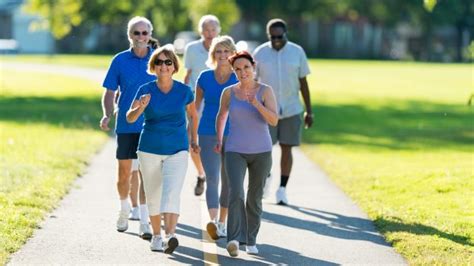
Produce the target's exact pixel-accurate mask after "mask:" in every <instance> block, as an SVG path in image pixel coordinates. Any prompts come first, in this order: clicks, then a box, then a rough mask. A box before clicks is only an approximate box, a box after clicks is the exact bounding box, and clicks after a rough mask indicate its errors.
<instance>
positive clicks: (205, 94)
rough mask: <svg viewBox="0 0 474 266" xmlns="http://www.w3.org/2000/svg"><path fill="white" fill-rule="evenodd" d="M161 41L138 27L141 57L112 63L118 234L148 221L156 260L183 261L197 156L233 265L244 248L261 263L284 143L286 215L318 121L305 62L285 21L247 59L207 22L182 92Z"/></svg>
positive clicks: (281, 194)
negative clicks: (308, 134)
mask: <svg viewBox="0 0 474 266" xmlns="http://www.w3.org/2000/svg"><path fill="white" fill-rule="evenodd" d="M152 31H153V26H152V24H151V23H150V21H149V20H148V19H146V18H144V17H134V18H132V19H131V20H130V21H129V23H128V27H127V35H128V39H129V42H130V46H131V47H130V49H128V50H125V51H123V52H120V53H118V54H117V55H116V56H115V57H114V58H113V60H112V63H111V65H110V67H109V70H108V72H107V75H106V77H105V80H104V83H103V87H104V88H105V90H104V93H103V97H102V109H103V117H102V119H101V121H100V127H101V128H102V129H103V130H109V122H110V119H111V118H112V117H113V116H115V119H116V120H115V133H116V136H117V152H116V158H117V160H118V181H117V190H118V194H119V198H120V203H121V204H120V206H121V207H120V211H119V217H118V220H117V230H118V231H119V232H124V231H126V230H127V229H128V220H129V219H130V220H140V227H139V235H140V237H142V238H143V239H148V240H151V244H150V249H151V250H152V251H162V252H164V253H167V254H171V253H173V251H174V250H175V249H176V248H177V247H178V245H179V241H178V238H177V236H176V225H177V223H178V218H179V215H180V198H181V196H180V195H181V190H182V187H183V184H184V179H185V176H186V171H187V166H188V156H189V155H190V156H191V158H192V161H193V164H194V165H195V167H196V169H197V171H198V177H197V183H196V187H195V189H194V193H195V195H197V196H199V195H201V194H202V193H203V192H204V190H205V196H206V202H207V208H208V212H209V218H210V221H209V223H208V224H207V226H206V230H207V232H208V234H209V236H210V237H211V238H212V239H214V240H218V239H219V238H223V237H226V238H227V251H228V252H229V254H230V255H231V256H233V257H235V256H237V255H238V253H239V249H240V245H245V247H246V252H247V253H248V254H258V249H257V245H256V242H257V235H258V231H259V228H260V222H261V216H262V198H263V196H264V191H265V190H268V189H266V188H265V187H268V186H269V184H270V178H269V177H271V176H272V175H271V173H270V171H271V166H272V146H273V144H275V143H276V142H279V144H280V147H281V150H282V157H281V178H280V179H281V180H280V187H279V189H278V190H277V192H276V200H277V204H280V205H287V204H288V199H287V196H286V190H285V188H286V185H287V183H288V179H289V176H290V172H291V167H292V153H291V149H292V147H293V146H297V145H299V143H300V138H301V130H302V129H301V128H302V124H303V123H304V124H305V126H306V127H310V126H311V124H312V122H313V120H312V118H313V116H312V112H311V104H310V98H309V89H308V85H307V82H306V76H307V75H308V74H309V67H308V63H307V59H306V55H305V53H304V51H303V50H302V48H301V47H300V46H298V45H296V44H294V43H292V42H289V41H288V40H287V36H286V32H287V26H286V23H285V22H284V21H283V20H281V19H272V20H270V21H269V22H268V24H267V34H268V38H269V42H267V43H264V44H262V45H261V46H259V47H258V48H257V49H256V50H255V52H254V55H253V56H252V55H251V54H249V53H248V52H246V51H239V52H238V51H236V47H235V44H234V41H233V39H232V38H231V37H230V36H226V35H224V36H219V34H220V23H219V20H218V19H217V17H215V16H213V15H206V16H203V17H202V18H201V20H200V22H199V31H200V33H201V37H202V38H201V39H200V40H198V41H195V42H192V43H190V44H188V45H187V46H186V49H185V54H184V61H185V64H184V67H185V68H186V76H185V79H184V81H183V82H181V81H178V80H176V79H175V78H173V76H174V74H175V73H177V72H178V71H179V69H180V67H181V66H180V62H179V60H178V57H177V55H176V54H175V52H174V49H173V46H172V45H164V46H161V47H159V46H156V40H154V39H153V38H152V37H151V35H152ZM300 91H301V94H302V96H303V99H304V104H305V108H306V112H305V113H304V116H302V112H303V106H302V104H301V102H300V99H299V92H300ZM137 159H138V160H137ZM247 172H248V184H249V185H248V191H247V192H245V191H244V179H245V176H246V173H247ZM138 181H139V182H138ZM219 187H220V192H219ZM137 191H139V193H138V192H137ZM137 195H138V198H139V199H137ZM138 203H139V204H138ZM162 220H163V224H164V226H163V229H164V234H162ZM150 223H151V228H150Z"/></svg>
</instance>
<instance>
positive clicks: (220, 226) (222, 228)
mask: <svg viewBox="0 0 474 266" xmlns="http://www.w3.org/2000/svg"><path fill="white" fill-rule="evenodd" d="M217 235H218V236H219V237H226V236H227V227H226V224H225V223H220V222H219V223H217Z"/></svg>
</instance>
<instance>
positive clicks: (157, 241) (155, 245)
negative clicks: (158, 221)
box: [150, 236, 163, 251]
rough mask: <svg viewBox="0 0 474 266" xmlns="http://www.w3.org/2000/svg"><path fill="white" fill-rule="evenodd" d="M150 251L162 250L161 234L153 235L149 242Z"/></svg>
mask: <svg viewBox="0 0 474 266" xmlns="http://www.w3.org/2000/svg"><path fill="white" fill-rule="evenodd" d="M150 249H151V251H163V238H161V236H153V237H152V239H151V243H150Z"/></svg>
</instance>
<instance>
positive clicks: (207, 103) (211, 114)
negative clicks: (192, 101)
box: [197, 69, 238, 136]
mask: <svg viewBox="0 0 474 266" xmlns="http://www.w3.org/2000/svg"><path fill="white" fill-rule="evenodd" d="M214 72H215V70H213V69H210V70H204V71H203V72H201V74H200V75H199V77H198V80H197V84H198V85H199V87H201V89H202V91H203V93H204V94H203V99H204V110H203V111H202V116H201V120H200V121H199V129H198V134H199V135H212V136H215V135H216V116H217V112H219V105H220V101H221V95H222V91H224V89H225V88H226V87H228V86H230V85H233V84H235V83H237V82H238V80H237V76H236V75H235V73H233V72H232V74H231V75H230V77H229V79H228V80H227V81H226V82H225V83H224V84H219V83H218V82H217V80H216V77H215V76H214ZM228 133H229V120H227V123H226V125H225V129H224V135H225V136H227V134H228Z"/></svg>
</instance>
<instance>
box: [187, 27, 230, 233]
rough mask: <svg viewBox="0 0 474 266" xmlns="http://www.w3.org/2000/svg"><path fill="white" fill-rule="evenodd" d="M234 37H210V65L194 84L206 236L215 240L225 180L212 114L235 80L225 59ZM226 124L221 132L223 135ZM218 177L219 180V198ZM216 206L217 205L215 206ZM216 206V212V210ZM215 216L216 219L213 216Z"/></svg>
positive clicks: (223, 212)
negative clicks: (200, 111)
mask: <svg viewBox="0 0 474 266" xmlns="http://www.w3.org/2000/svg"><path fill="white" fill-rule="evenodd" d="M235 50H236V49H235V44H234V40H233V39H232V37H230V36H220V37H216V38H214V39H213V40H212V43H211V47H210V49H209V58H208V60H207V62H206V64H207V65H208V66H209V67H210V68H211V69H209V70H204V71H202V72H201V74H200V75H199V77H198V79H197V86H196V109H198V110H199V107H200V106H201V103H202V101H204V110H203V112H202V116H201V119H200V121H199V128H198V134H199V146H200V147H201V161H202V165H203V167H204V172H205V173H206V181H207V188H206V202H207V209H208V211H209V216H210V218H211V221H210V222H209V223H208V224H207V226H206V229H207V232H208V233H209V236H210V237H211V238H212V239H214V240H217V239H219V237H225V236H226V235H227V230H226V218H227V208H228V205H229V197H228V196H229V189H228V180H227V175H226V172H225V169H224V167H223V165H224V163H223V162H224V153H215V152H214V145H215V144H216V141H217V138H216V126H215V125H216V115H217V111H218V110H219V101H220V98H221V94H222V91H223V90H224V89H225V88H226V87H228V86H230V85H232V84H235V83H237V76H236V75H235V73H234V72H233V70H232V67H231V65H230V63H229V61H228V60H227V58H229V56H231V55H233V54H234V53H235ZM227 133H228V125H227V126H226V131H225V132H224V135H225V136H227ZM219 179H222V185H221V193H220V198H219V191H218V188H219ZM219 205H220V206H219ZM219 207H220V213H219ZM218 215H219V219H217V216H218Z"/></svg>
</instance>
